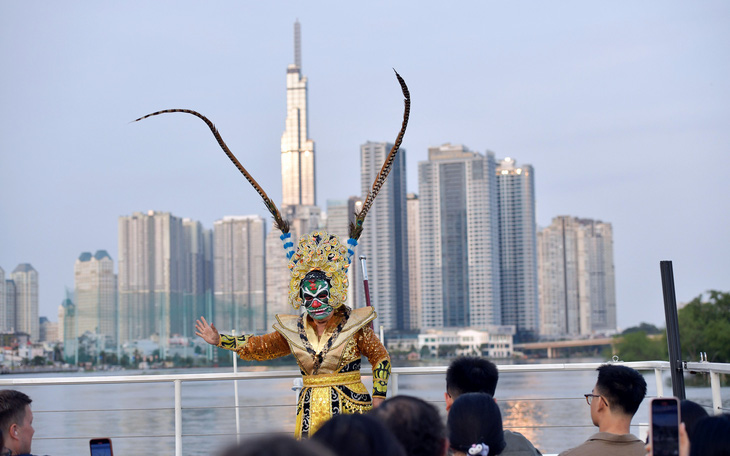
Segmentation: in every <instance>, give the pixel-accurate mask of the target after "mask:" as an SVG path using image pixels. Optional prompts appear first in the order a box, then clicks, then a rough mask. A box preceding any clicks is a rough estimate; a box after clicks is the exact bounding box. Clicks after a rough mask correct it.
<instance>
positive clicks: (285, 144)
mask: <svg viewBox="0 0 730 456" xmlns="http://www.w3.org/2000/svg"><path fill="white" fill-rule="evenodd" d="M301 56H302V54H301V34H300V26H299V21H297V22H295V23H294V63H293V64H291V65H289V67H288V68H287V70H286V130H285V131H284V134H283V135H282V136H281V176H282V179H281V185H282V206H296V205H304V206H314V205H315V204H317V202H316V196H315V175H314V141H312V140H311V139H309V123H308V118H307V78H306V77H304V76H302V75H301V69H302V57H301Z"/></svg>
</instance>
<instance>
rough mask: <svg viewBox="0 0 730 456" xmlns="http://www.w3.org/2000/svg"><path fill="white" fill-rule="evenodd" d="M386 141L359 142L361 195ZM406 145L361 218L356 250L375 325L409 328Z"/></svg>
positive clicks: (383, 156)
mask: <svg viewBox="0 0 730 456" xmlns="http://www.w3.org/2000/svg"><path fill="white" fill-rule="evenodd" d="M392 147H393V145H392V144H390V143H386V142H370V141H368V142H367V143H365V144H363V145H362V146H360V186H361V187H360V188H361V189H362V194H363V195H367V194H368V192H369V191H370V189H371V187H372V185H373V182H374V181H375V177H376V176H377V175H378V173H379V172H380V170H381V168H382V166H383V163H385V159H386V157H387V156H388V154H389V153H390V150H391V148H392ZM406 194H407V191H406V151H405V149H403V148H401V149H400V152H398V155H396V157H395V163H394V164H393V167H392V169H391V170H390V174H389V175H388V179H387V180H386V181H385V184H384V185H383V187H382V188H381V189H380V193H379V194H378V196H377V198H376V199H375V202H374V203H373V205H372V206H371V208H370V211H369V212H368V213H367V216H366V218H365V225H364V227H363V232H362V235H361V237H360V240H359V246H358V253H359V255H365V256H366V257H367V268H368V279H369V284H370V299H371V303H372V304H373V305H374V306H375V310H376V312H377V313H378V318H377V320H376V321H375V326H376V328H379V327H380V326H382V327H383V328H384V329H386V330H404V329H410V327H411V323H410V311H409V304H410V302H409V297H408V291H409V290H408V219H407V211H406Z"/></svg>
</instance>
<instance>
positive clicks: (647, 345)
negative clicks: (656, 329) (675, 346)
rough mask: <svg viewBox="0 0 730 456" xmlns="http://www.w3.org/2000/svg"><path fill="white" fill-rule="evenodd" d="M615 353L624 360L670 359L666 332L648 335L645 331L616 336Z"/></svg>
mask: <svg viewBox="0 0 730 456" xmlns="http://www.w3.org/2000/svg"><path fill="white" fill-rule="evenodd" d="M615 339H616V344H615V350H614V351H615V354H616V355H617V356H618V357H619V359H621V360H622V361H656V360H667V359H669V354H668V348H667V336H666V333H665V334H664V335H662V336H661V337H657V338H650V337H647V335H646V333H645V332H644V331H638V332H630V333H628V334H624V335H623V336H616V338H615Z"/></svg>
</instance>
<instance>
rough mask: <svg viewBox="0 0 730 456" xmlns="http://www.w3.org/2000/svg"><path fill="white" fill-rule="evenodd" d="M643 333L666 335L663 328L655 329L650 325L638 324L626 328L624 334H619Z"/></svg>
mask: <svg viewBox="0 0 730 456" xmlns="http://www.w3.org/2000/svg"><path fill="white" fill-rule="evenodd" d="M639 331H644V332H645V333H646V334H662V333H666V331H665V330H664V328H657V327H656V326H654V325H652V324H651V323H644V322H642V323H640V324H639V326H632V327H630V328H626V329H625V330H624V332H622V333H621V334H631V333H634V332H639Z"/></svg>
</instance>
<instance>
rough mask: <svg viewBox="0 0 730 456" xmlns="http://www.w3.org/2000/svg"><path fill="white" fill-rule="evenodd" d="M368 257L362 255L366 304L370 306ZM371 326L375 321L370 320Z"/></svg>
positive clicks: (361, 262)
mask: <svg viewBox="0 0 730 456" xmlns="http://www.w3.org/2000/svg"><path fill="white" fill-rule="evenodd" d="M366 261H367V257H366V256H365V255H360V264H361V265H362V286H363V289H364V290H365V305H366V306H368V307H370V306H371V305H370V284H369V282H368V267H367V264H366ZM370 328H371V329H372V328H373V322H372V321H371V322H370Z"/></svg>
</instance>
